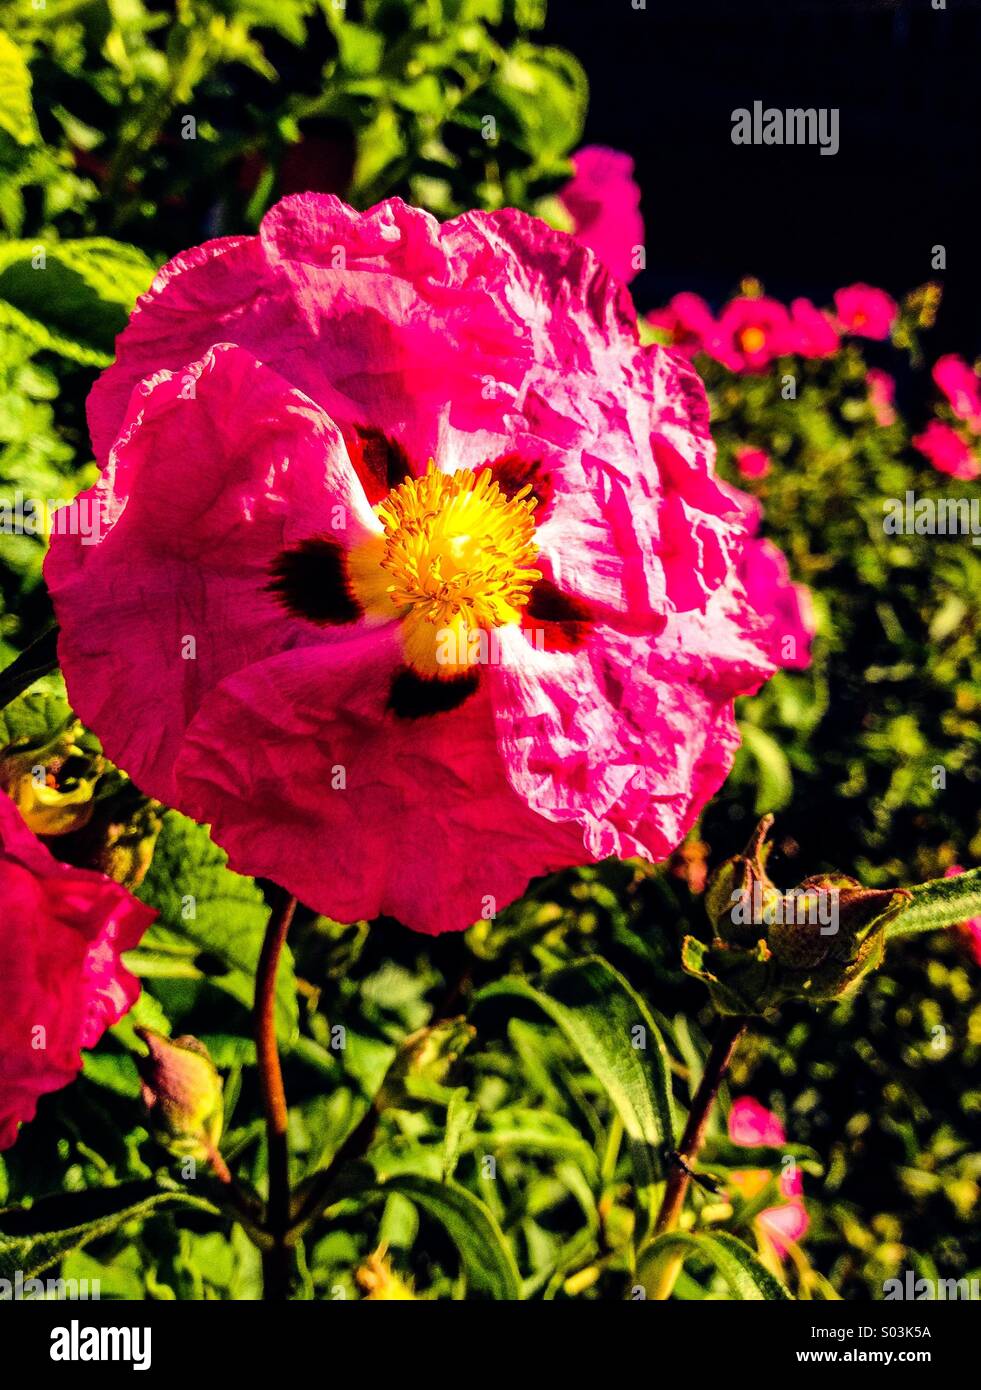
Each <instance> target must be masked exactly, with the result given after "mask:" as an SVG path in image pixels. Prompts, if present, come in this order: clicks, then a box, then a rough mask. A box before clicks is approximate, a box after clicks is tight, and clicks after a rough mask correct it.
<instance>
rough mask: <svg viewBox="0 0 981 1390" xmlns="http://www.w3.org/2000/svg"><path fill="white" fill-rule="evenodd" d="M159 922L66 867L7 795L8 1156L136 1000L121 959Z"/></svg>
mask: <svg viewBox="0 0 981 1390" xmlns="http://www.w3.org/2000/svg"><path fill="white" fill-rule="evenodd" d="M155 916H156V913H154V912H153V911H151V909H150V908H148V907H144V906H143V904H142V903H140V902H137V900H136V899H135V898H134V897H132V895H131V894H130V893H128V892H127V890H126V889H125V888H123V887H121V885H120V884H118V883H113V882H112V880H111V879H108V878H106V877H105V875H104V874H99V873H94V872H92V871H91V870H88V869H75V868H72V867H71V866H70V865H68V864H60V863H59V862H58V861H57V860H56V859H54V858H53V857H52V856H51V854H49V852H48V851H47V850H46V849H45V847H44V846H43V845H42V844H41V841H40V840H38V839H37V837H36V836H35V835H34V834H33V832H32V831H30V830H28V828H27V826H26V825H25V824H24V822H23V820H22V819H21V816H20V812H19V811H18V810H17V808H16V806H15V805H14V803H13V802H12V801H11V800H10V798H9V797H8V796H6V795H4V793H3V792H0V1149H6V1148H9V1146H10V1145H11V1144H12V1143H13V1142H14V1140H15V1139H16V1137H17V1127H18V1125H20V1124H22V1123H24V1122H26V1121H27V1120H31V1119H33V1118H34V1112H35V1109H36V1107H37V1102H38V1098H39V1097H40V1096H42V1095H44V1094H45V1093H46V1092H48V1091H57V1090H58V1089H59V1088H60V1087H62V1086H67V1085H68V1083H69V1082H70V1081H71V1080H73V1078H74V1077H75V1075H76V1074H77V1072H78V1071H79V1068H80V1067H81V1065H82V1057H81V1049H82V1048H83V1047H94V1046H95V1044H96V1043H97V1042H98V1040H99V1039H100V1038H101V1037H102V1034H103V1033H104V1032H105V1030H106V1028H108V1027H109V1026H110V1025H111V1024H113V1023H116V1022H117V1020H118V1019H120V1018H121V1017H122V1016H123V1014H124V1013H126V1011H127V1010H128V1009H130V1008H131V1007H132V1005H133V1004H134V1002H135V1001H136V997H137V995H138V994H139V992H140V987H139V984H138V983H137V981H136V980H135V979H134V978H133V976H132V975H131V974H130V973H129V971H128V970H126V969H125V968H124V967H123V965H122V964H121V961H120V956H121V953H122V952H123V951H128V950H130V949H131V948H132V947H134V946H135V945H136V944H137V943H138V942H139V940H140V937H141V936H142V935H143V933H144V932H145V931H146V929H147V927H148V926H149V925H150V923H151V922H152V921H153V918H154V917H155Z"/></svg>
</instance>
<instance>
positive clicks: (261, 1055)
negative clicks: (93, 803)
mask: <svg viewBox="0 0 981 1390" xmlns="http://www.w3.org/2000/svg"><path fill="white" fill-rule="evenodd" d="M295 911H296V899H295V898H294V897H291V896H290V895H289V894H287V893H285V892H280V893H279V897H278V900H277V901H276V902H275V903H274V904H273V909H272V912H271V913H270V914H269V922H268V924H267V926H266V935H265V939H264V940H263V943H262V952H261V954H260V956H259V968H258V970H257V971H256V981H255V1008H254V1010H253V1023H254V1026H255V1045H256V1060H257V1062H258V1066H259V1085H260V1087H261V1090H262V1108H263V1110H264V1111H265V1115H266V1147H267V1151H268V1160H267V1162H268V1170H269V1198H268V1201H267V1203H266V1230H267V1232H268V1234H269V1235H270V1236H271V1237H272V1247H271V1249H270V1250H269V1251H268V1252H267V1254H266V1256H265V1258H264V1259H263V1283H264V1297H265V1298H267V1299H272V1300H284V1299H286V1298H288V1297H289V1281H290V1264H291V1256H290V1249H289V1242H288V1240H287V1233H288V1231H289V1225H290V1155H289V1145H288V1142H287V1126H288V1123H289V1115H288V1112H287V1109H286V1090H285V1088H284V1086H283V1069H282V1067H281V1066H280V1061H279V1048H278V1047H277V1045H276V971H277V969H278V966H279V960H280V957H281V956H282V954H283V946H284V945H285V943H286V933H287V932H288V931H289V927H290V923H291V922H292V920H293V913H294V912H295Z"/></svg>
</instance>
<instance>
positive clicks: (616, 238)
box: [559, 145, 644, 285]
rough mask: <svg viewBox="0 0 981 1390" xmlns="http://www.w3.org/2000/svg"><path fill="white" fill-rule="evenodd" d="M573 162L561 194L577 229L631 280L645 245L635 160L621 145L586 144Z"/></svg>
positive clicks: (597, 252) (606, 261) (612, 270)
mask: <svg viewBox="0 0 981 1390" xmlns="http://www.w3.org/2000/svg"><path fill="white" fill-rule="evenodd" d="M572 167H573V170H574V173H573V176H572V178H571V179H570V180H569V182H568V183H567V184H566V185H565V187H564V188H563V189H562V191H561V193H560V194H559V197H560V199H561V201H562V203H563V204H564V206H565V209H566V211H567V212H568V213H569V215H570V216H571V218H572V220H573V223H574V227H573V233H572V234H573V236H574V237H575V238H576V240H577V241H578V242H580V243H581V244H582V245H583V246H587V247H588V248H589V249H590V251H592V252H593V253H594V254H595V255H596V256H597V257H598V258H599V260H600V261H602V263H603V265H605V266H606V268H607V270H609V272H610V274H611V275H614V276H615V277H616V278H617V279H618V280H622V281H623V283H624V284H625V285H629V283H630V281H631V280H632V279H633V278H634V276H635V275H636V274H637V271H638V270H639V268H640V267H639V265H638V264H637V252H638V250H641V249H643V245H644V221H643V218H642V217H641V213H640V189H639V187H638V186H637V183H636V182H635V180H634V162H633V160H632V159H631V158H630V156H629V155H628V154H623V153H621V151H620V150H609V149H606V148H605V147H604V146H603V145H586V146H584V147H583V148H582V149H581V150H577V152H576V153H575V154H574V155H573V156H572Z"/></svg>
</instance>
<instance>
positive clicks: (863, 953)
mask: <svg viewBox="0 0 981 1390" xmlns="http://www.w3.org/2000/svg"><path fill="white" fill-rule="evenodd" d="M771 824H772V817H769V816H767V817H764V819H763V820H762V821H761V822H760V824H759V826H758V827H757V830H756V833H755V834H754V836H753V838H752V840H751V841H750V843H749V845H748V846H747V849H746V851H745V852H744V853H743V854H742V855H736V856H735V858H733V859H729V860H727V861H726V863H724V864H723V865H722V866H721V867H720V868H719V870H718V871H717V872H716V874H715V876H714V877H713V880H712V883H711V885H710V887H709V889H708V891H707V893H706V907H707V908H708V911H709V917H710V920H711V921H712V925H713V927H714V929H715V935H714V939H713V940H712V942H711V944H709V945H706V944H705V943H704V942H701V941H698V940H696V939H695V938H694V937H686V939H685V942H684V946H683V949H682V966H683V968H684V969H685V970H686V971H687V972H688V974H690V975H695V976H697V977H698V978H699V979H701V980H702V981H703V982H704V983H705V984H706V986H707V987H708V989H709V992H710V994H711V996H712V999H713V1002H714V1003H715V1006H716V1008H717V1009H718V1010H719V1012H720V1013H729V1014H764V1013H767V1012H769V1011H771V1010H772V1009H774V1008H776V1007H777V1006H778V1005H779V1004H781V1003H783V1002H784V1001H786V1000H788V999H808V1000H810V1001H811V1002H813V1003H823V1002H827V1001H829V1000H833V999H840V998H841V997H842V996H843V995H845V994H847V993H848V992H849V991H850V990H852V989H854V988H855V987H856V986H857V985H858V983H859V982H860V980H861V979H862V978H863V977H864V976H865V975H866V974H868V972H869V971H870V970H873V969H874V968H875V967H876V966H877V965H879V964H880V962H881V960H882V955H883V950H884V946H885V927H886V924H887V922H888V921H889V920H890V919H891V918H892V917H894V916H895V915H896V913H897V912H899V911H900V909H901V908H902V906H903V904H904V903H905V902H906V901H907V899H908V898H909V893H908V892H907V891H906V890H905V889H902V888H900V889H892V888H885V889H875V888H865V887H863V885H862V884H861V883H859V882H858V881H857V880H856V879H853V878H849V877H847V876H846V875H845V874H822V875H817V876H814V877H811V878H807V879H805V880H804V881H803V883H801V884H800V885H799V886H798V887H796V888H793V889H791V890H790V891H789V892H786V893H783V892H781V891H780V890H779V889H777V888H776V887H774V885H773V884H772V883H771V882H770V880H769V878H768V877H767V875H766V870H765V867H764V865H765V860H766V854H767V848H766V845H765V839H766V835H767V833H768V831H769V829H770V825H771Z"/></svg>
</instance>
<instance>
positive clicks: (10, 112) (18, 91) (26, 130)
mask: <svg viewBox="0 0 981 1390" xmlns="http://www.w3.org/2000/svg"><path fill="white" fill-rule="evenodd" d="M0 130H5V131H6V132H7V134H8V135H10V136H12V137H13V139H14V140H15V141H16V142H17V144H18V145H32V144H33V143H34V142H35V140H37V138H38V129H37V123H36V121H35V119H34V107H33V106H32V104H31V74H30V72H29V71H28V67H27V64H26V63H25V61H24V57H23V54H22V53H21V51H20V49H19V48H18V47H17V45H16V44H15V43H14V42H13V41H12V40H11V39H9V38H8V37H7V35H6V34H2V33H0Z"/></svg>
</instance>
